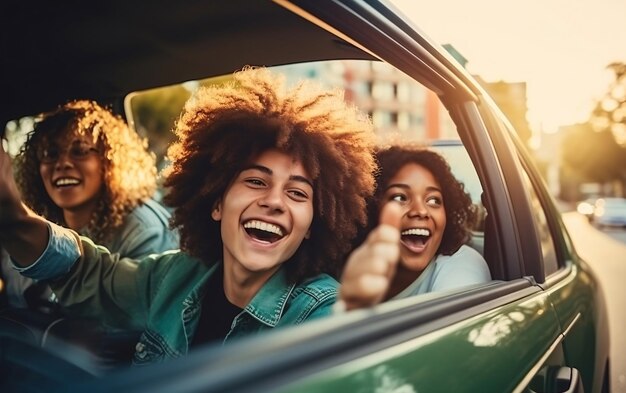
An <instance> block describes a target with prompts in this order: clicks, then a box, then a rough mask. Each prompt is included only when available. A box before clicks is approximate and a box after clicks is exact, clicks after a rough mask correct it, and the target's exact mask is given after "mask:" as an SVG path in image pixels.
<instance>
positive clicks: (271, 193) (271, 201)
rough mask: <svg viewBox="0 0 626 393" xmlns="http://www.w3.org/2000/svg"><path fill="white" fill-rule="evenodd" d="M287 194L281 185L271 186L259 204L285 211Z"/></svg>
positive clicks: (276, 210)
mask: <svg viewBox="0 0 626 393" xmlns="http://www.w3.org/2000/svg"><path fill="white" fill-rule="evenodd" d="M284 198H285V195H284V193H283V190H282V188H281V187H270V188H268V189H267V192H266V193H265V194H263V196H262V197H261V198H260V199H259V205H260V206H262V207H267V208H269V209H270V210H271V211H273V212H284V211H285V200H284Z"/></svg>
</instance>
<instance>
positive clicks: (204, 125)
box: [0, 68, 376, 363]
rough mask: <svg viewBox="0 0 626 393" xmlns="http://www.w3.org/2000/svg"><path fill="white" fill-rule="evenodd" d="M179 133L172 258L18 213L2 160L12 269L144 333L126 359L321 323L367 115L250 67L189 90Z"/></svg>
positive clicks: (362, 160) (367, 132) (345, 248)
mask: <svg viewBox="0 0 626 393" xmlns="http://www.w3.org/2000/svg"><path fill="white" fill-rule="evenodd" d="M176 135H177V136H178V142H177V143H175V144H174V145H173V146H172V147H171V148H170V150H169V155H170V159H171V161H172V165H171V166H170V167H169V171H168V173H167V175H168V176H167V179H166V181H165V186H166V187H167V188H168V194H167V196H166V198H165V202H166V203H167V204H168V205H170V206H171V207H173V208H174V213H173V217H172V224H173V225H174V226H175V227H176V228H178V229H179V231H180V237H181V251H178V252H169V253H164V254H160V255H152V256H150V257H148V258H145V259H143V260H141V262H140V263H138V264H137V263H134V262H132V261H131V260H128V259H118V258H117V257H116V256H114V255H112V254H109V253H108V252H106V251H105V250H104V249H102V248H98V247H94V246H93V244H91V243H90V242H89V241H87V240H85V239H80V240H77V238H76V237H75V236H74V234H73V233H72V232H68V231H67V230H65V229H62V228H59V227H56V226H54V225H53V224H50V223H47V222H46V221H44V220H42V219H41V218H39V217H37V216H35V215H33V214H32V213H29V212H28V211H27V210H25V209H23V208H20V207H19V206H20V204H19V200H20V199H19V194H18V193H17V192H15V191H14V190H13V187H12V185H11V182H12V178H11V176H9V175H7V174H4V176H2V173H3V171H2V165H1V164H2V158H3V157H2V152H1V151H0V205H2V204H4V205H10V206H14V207H15V213H12V214H8V217H6V215H5V216H2V215H0V228H3V229H0V241H2V240H10V241H9V242H8V243H10V244H11V245H12V247H11V249H10V250H9V251H10V252H11V255H12V257H13V260H14V261H16V268H17V269H19V270H20V271H22V273H23V274H26V275H28V276H30V277H34V278H46V279H53V281H51V285H52V287H53V289H54V290H55V292H56V293H57V294H58V296H59V299H60V301H61V302H62V303H63V304H65V305H67V306H68V307H70V308H71V309H73V310H76V311H77V312H81V313H83V314H87V315H92V316H96V317H99V318H102V319H104V320H105V321H107V322H108V323H110V324H115V325H116V326H125V327H131V328H140V329H142V330H143V334H142V335H141V337H140V340H139V343H138V344H137V345H136V347H135V355H134V362H135V363H147V362H159V361H163V360H167V359H171V358H176V357H180V356H182V355H184V354H186V353H187V352H188V351H189V350H190V349H191V348H192V347H194V346H196V345H199V344H202V343H204V342H208V341H212V340H219V341H222V342H227V341H229V340H231V339H233V338H235V337H240V336H245V335H250V334H253V333H258V332H261V331H265V330H268V329H273V328H280V327H283V326H290V325H295V324H300V323H303V322H305V321H309V320H311V319H314V318H320V317H323V316H326V315H328V314H330V312H331V308H332V304H333V303H334V302H335V299H336V296H337V287H338V283H337V281H336V280H335V278H334V277H333V276H335V275H336V274H337V273H338V272H339V271H340V269H341V267H342V264H343V261H344V258H345V257H346V255H347V254H348V253H349V251H350V248H351V241H352V239H353V238H354V237H355V236H356V234H357V231H358V228H359V226H361V225H364V224H365V223H366V211H365V208H366V199H367V198H368V197H369V196H370V195H371V193H372V191H373V187H374V176H373V172H374V170H375V168H376V165H375V161H374V158H373V155H372V149H373V133H372V128H371V123H370V122H369V120H368V119H367V118H366V117H364V116H363V115H362V114H360V113H359V112H358V111H357V110H356V109H355V108H353V107H350V106H348V105H347V104H346V103H345V102H344V100H343V95H342V94H340V93H339V92H333V91H325V90H320V89H319V88H318V87H317V86H316V85H313V84H311V83H305V82H303V83H301V84H299V85H298V86H296V87H295V88H291V89H288V88H287V86H286V85H285V80H284V78H282V77H280V76H277V75H274V74H272V73H271V72H270V71H268V70H266V69H263V68H261V69H252V68H246V69H244V70H242V71H240V72H237V73H235V74H234V81H233V82H232V83H230V84H225V85H219V86H212V87H208V88H204V89H202V90H200V91H199V92H198V93H197V94H195V96H194V97H192V98H191V99H190V100H189V101H188V102H187V104H186V105H185V108H184V110H183V113H182V115H181V117H180V119H179V121H178V123H177V125H176ZM5 156H6V154H5ZM5 161H6V158H5ZM9 211H10V212H14V210H7V211H6V212H9ZM26 231H28V234H29V235H28V236H26V235H25V234H26V233H27V232H26ZM35 233H37V234H38V235H33V234H35ZM47 234H49V235H50V239H49V241H48V242H47V243H46V241H45V239H46V235H47ZM46 244H47V246H46Z"/></svg>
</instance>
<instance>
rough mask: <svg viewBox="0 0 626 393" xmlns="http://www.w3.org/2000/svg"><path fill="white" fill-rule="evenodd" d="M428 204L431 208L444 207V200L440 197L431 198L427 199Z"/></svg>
mask: <svg viewBox="0 0 626 393" xmlns="http://www.w3.org/2000/svg"><path fill="white" fill-rule="evenodd" d="M426 204H428V205H429V206H435V207H438V206H442V205H443V199H441V197H438V196H431V197H428V198H427V199H426Z"/></svg>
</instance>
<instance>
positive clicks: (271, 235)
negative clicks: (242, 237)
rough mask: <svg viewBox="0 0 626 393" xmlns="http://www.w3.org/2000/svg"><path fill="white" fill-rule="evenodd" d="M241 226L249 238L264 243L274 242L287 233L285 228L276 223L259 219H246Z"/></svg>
mask: <svg viewBox="0 0 626 393" xmlns="http://www.w3.org/2000/svg"><path fill="white" fill-rule="evenodd" d="M243 227H244V229H245V230H246V233H247V234H248V235H249V236H250V237H251V238H253V239H256V240H258V241H261V242H265V243H275V242H277V241H279V240H280V239H282V238H283V237H285V234H286V233H287V231H286V230H285V229H283V228H281V227H280V226H278V225H276V224H270V223H268V222H264V221H259V220H250V221H246V222H245V223H244V224H243Z"/></svg>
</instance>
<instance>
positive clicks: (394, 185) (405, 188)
mask: <svg viewBox="0 0 626 393" xmlns="http://www.w3.org/2000/svg"><path fill="white" fill-rule="evenodd" d="M394 187H398V188H402V189H404V190H410V189H411V187H409V186H408V185H407V184H404V183H392V184H389V185H388V186H387V187H385V192H387V191H389V189H390V188H394ZM426 190H428V191H438V192H439V193H440V194H443V191H441V189H440V188H439V187H435V186H428V187H426Z"/></svg>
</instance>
